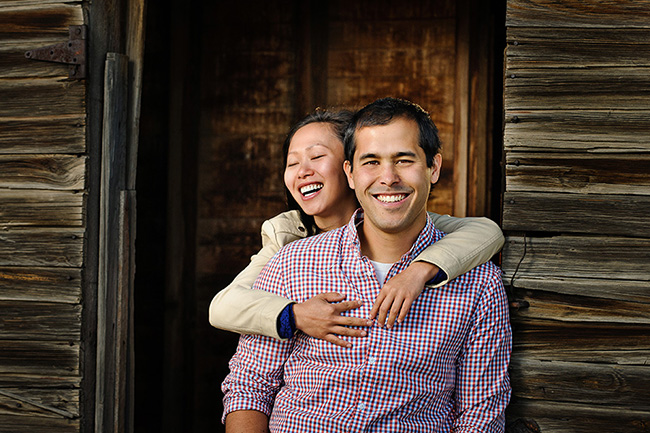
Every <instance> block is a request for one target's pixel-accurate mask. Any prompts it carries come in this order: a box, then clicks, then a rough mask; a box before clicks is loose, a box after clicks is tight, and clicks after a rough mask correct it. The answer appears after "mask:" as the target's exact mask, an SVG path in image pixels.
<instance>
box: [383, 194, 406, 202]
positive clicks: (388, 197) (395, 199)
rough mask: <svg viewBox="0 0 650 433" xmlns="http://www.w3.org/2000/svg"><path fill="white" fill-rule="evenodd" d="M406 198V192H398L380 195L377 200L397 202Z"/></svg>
mask: <svg viewBox="0 0 650 433" xmlns="http://www.w3.org/2000/svg"><path fill="white" fill-rule="evenodd" d="M405 198H406V194H398V195H378V196H377V200H379V201H381V202H384V203H395V202H398V201H400V200H404V199H405Z"/></svg>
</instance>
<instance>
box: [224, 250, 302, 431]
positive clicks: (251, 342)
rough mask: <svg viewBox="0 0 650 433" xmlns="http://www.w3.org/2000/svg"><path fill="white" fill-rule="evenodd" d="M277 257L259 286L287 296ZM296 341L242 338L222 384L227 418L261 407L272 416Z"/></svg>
mask: <svg viewBox="0 0 650 433" xmlns="http://www.w3.org/2000/svg"><path fill="white" fill-rule="evenodd" d="M277 258H278V256H276V257H275V258H274V259H273V260H271V261H270V262H269V265H268V266H267V267H265V268H264V270H263V271H262V273H261V274H260V277H259V279H258V280H257V283H256V287H257V285H261V286H264V288H265V289H266V290H268V291H270V292H272V293H275V294H276V295H284V294H285V292H284V287H283V277H282V269H281V260H276V259H277ZM293 342H294V339H293V338H292V339H289V340H282V341H279V340H276V339H273V338H270V337H267V336H262V335H242V336H241V337H240V339H239V345H238V347H237V352H236V353H235V355H234V356H233V357H232V359H231V360H230V364H229V367H230V373H229V374H228V376H226V378H225V380H224V382H223V383H222V385H221V389H222V391H223V393H224V399H223V403H224V414H223V421H225V417H226V415H227V414H229V413H230V412H234V411H237V410H257V411H259V412H262V413H264V414H266V415H267V416H270V415H271V411H272V409H273V402H274V401H275V396H276V394H277V393H278V391H279V390H280V387H281V386H282V384H283V373H284V364H285V362H286V360H287V357H288V356H289V354H290V353H291V348H292V347H293Z"/></svg>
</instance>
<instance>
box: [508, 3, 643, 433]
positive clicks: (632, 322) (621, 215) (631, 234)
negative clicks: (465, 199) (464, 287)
mask: <svg viewBox="0 0 650 433" xmlns="http://www.w3.org/2000/svg"><path fill="white" fill-rule="evenodd" d="M506 25H507V44H508V46H507V50H506V64H505V136H504V142H505V164H506V179H505V192H504V197H503V228H504V229H505V230H506V231H507V241H506V246H505V248H504V252H503V269H504V272H505V277H504V282H505V283H510V282H512V283H513V288H512V290H513V295H514V297H516V298H517V299H518V300H521V301H525V302H526V303H528V304H529V306H524V307H522V308H519V309H514V310H513V311H512V323H513V329H514V350H513V357H512V367H511V376H512V384H513V400H512V403H511V405H510V408H509V419H510V421H514V420H516V419H517V418H520V417H524V418H528V419H532V420H534V422H536V424H537V426H538V428H539V430H537V429H535V428H533V427H534V424H533V423H531V422H530V421H529V422H528V425H529V426H531V430H530V431H541V432H544V433H559V432H563V433H564V432H566V433H580V432H584V433H592V432H595V431H602V432H642V431H643V432H645V431H650V397H649V396H650V394H649V393H648V390H649V389H650V369H649V367H648V356H649V355H650V265H649V263H650V262H649V259H650V224H648V214H649V213H650V104H649V103H648V101H650V2H648V1H632V0H629V1H596V0H591V1H563V2H556V1H550V0H530V1H525V0H508V7H507V18H506ZM522 305H523V304H522ZM522 425H523V424H522Z"/></svg>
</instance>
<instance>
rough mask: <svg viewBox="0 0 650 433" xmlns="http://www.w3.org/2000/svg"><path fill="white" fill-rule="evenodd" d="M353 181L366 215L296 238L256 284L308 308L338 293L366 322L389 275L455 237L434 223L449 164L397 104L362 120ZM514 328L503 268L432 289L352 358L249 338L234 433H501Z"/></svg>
mask: <svg viewBox="0 0 650 433" xmlns="http://www.w3.org/2000/svg"><path fill="white" fill-rule="evenodd" d="M345 147H346V157H347V161H346V162H345V171H346V174H347V177H348V182H349V185H350V187H351V188H353V189H354V190H355V193H356V195H357V198H358V200H359V203H360V204H361V207H362V210H359V211H357V213H356V214H355V215H354V216H353V217H352V219H351V221H350V223H349V224H348V225H346V226H344V227H341V228H340V229H337V230H333V231H330V232H327V233H324V234H322V235H319V236H314V237H311V238H307V239H305V240H301V241H296V242H293V243H291V244H289V245H288V246H286V247H285V248H283V249H282V250H281V251H280V252H279V253H278V254H277V255H276V256H275V257H274V258H273V259H272V260H271V262H269V264H268V265H267V267H266V268H265V270H264V271H263V272H262V274H261V275H260V278H259V279H258V281H257V282H256V283H255V286H256V287H257V288H263V289H265V290H268V291H271V292H274V293H277V294H280V295H282V296H285V297H288V298H291V299H294V300H296V301H302V300H305V299H307V298H309V297H311V296H314V295H316V294H318V293H320V292H326V291H331V290H333V289H334V288H335V289H336V291H338V292H340V293H343V294H345V295H347V297H348V299H360V300H362V301H363V306H362V307H361V308H360V309H359V310H353V311H350V312H348V313H349V314H354V315H358V316H360V317H363V316H367V314H368V313H369V311H370V306H371V305H372V303H373V300H374V299H375V297H376V296H377V294H378V293H379V291H380V288H381V285H382V283H383V282H384V281H385V278H384V277H386V278H391V277H392V276H394V275H395V274H397V273H398V272H400V271H401V270H403V269H405V268H406V267H407V266H408V265H409V263H410V262H411V260H412V259H413V258H414V257H416V256H417V255H418V254H419V253H420V252H421V251H422V250H423V249H424V248H426V247H427V246H428V245H430V244H431V243H432V242H435V241H436V240H438V239H440V238H441V237H442V236H443V235H444V234H443V233H441V232H440V231H438V230H436V229H435V228H434V227H433V225H432V224H431V221H430V220H429V218H428V216H427V214H426V203H427V199H428V196H429V191H430V189H431V184H433V183H435V182H437V180H438V177H439V175H440V166H441V162H442V157H441V155H440V153H439V151H440V144H439V139H438V134H437V129H436V127H435V125H434V124H433V122H432V121H431V119H430V118H429V116H428V114H427V113H426V112H425V111H424V110H422V109H421V108H420V107H419V106H417V105H415V104H412V103H410V102H407V101H402V100H398V99H393V98H385V99H381V100H378V101H375V102H374V103H372V104H370V105H368V106H366V107H364V108H363V109H361V110H360V111H359V112H358V113H357V114H356V115H355V117H354V119H353V122H352V124H351V125H350V128H349V131H348V134H347V135H346V140H345ZM510 348H511V331H510V325H509V320H508V310H507V302H506V297H505V293H504V290H503V286H502V283H501V278H500V272H499V270H498V268H497V267H496V266H494V265H493V264H491V263H487V264H484V265H481V266H479V267H477V268H475V269H473V270H472V271H470V272H468V273H466V274H465V275H462V276H461V277H459V278H457V279H455V280H454V281H451V282H449V283H448V284H447V285H445V286H443V287H441V288H438V289H433V290H425V291H424V292H423V293H422V294H421V295H420V297H419V298H418V299H416V301H415V302H414V303H413V306H412V307H411V312H410V313H409V316H408V318H407V319H406V320H405V321H404V322H403V323H401V324H398V325H396V326H395V327H393V328H391V329H388V328H384V327H380V326H378V325H375V326H374V327H372V328H371V329H369V331H368V335H367V337H366V338H364V339H359V340H357V341H355V343H354V345H353V346H352V348H341V347H338V346H334V345H331V344H328V343H326V342H324V341H320V340H316V339H313V338H311V337H308V336H305V335H302V334H299V335H296V336H295V337H294V338H292V339H291V340H289V341H277V340H273V339H270V338H266V337H261V336H250V335H248V336H242V338H241V340H240V345H239V348H238V349H237V353H236V354H235V356H234V357H233V359H232V361H231V364H230V367H231V373H230V374H229V375H228V377H227V378H226V380H225V381H224V384H223V390H224V392H225V398H224V406H225V413H226V414H227V415H226V428H227V431H228V432H245V431H271V432H343V431H346V432H347V431H349V432H362V431H363V432H366V431H367V432H403V431H409V432H411V431H419V432H452V431H453V432H473V433H478V432H481V433H484V432H501V431H504V410H505V407H506V405H507V403H508V401H509V397H510V384H509V379H508V373H507V366H508V362H509V358H510Z"/></svg>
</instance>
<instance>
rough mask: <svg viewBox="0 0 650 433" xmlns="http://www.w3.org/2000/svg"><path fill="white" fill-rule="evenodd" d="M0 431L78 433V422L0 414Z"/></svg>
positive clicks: (7, 432) (8, 432)
mask: <svg viewBox="0 0 650 433" xmlns="http://www.w3.org/2000/svg"><path fill="white" fill-rule="evenodd" d="M0 431H2V432H6V433H34V432H48V433H76V432H79V420H78V419H74V420H71V419H65V418H62V417H60V418H45V417H25V416H17V415H1V414H0Z"/></svg>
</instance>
